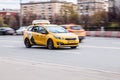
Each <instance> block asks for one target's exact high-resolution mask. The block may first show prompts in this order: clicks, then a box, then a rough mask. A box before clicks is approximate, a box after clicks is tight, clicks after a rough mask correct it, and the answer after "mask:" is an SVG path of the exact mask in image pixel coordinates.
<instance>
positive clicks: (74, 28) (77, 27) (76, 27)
mask: <svg viewBox="0 0 120 80" xmlns="http://www.w3.org/2000/svg"><path fill="white" fill-rule="evenodd" d="M70 29H72V30H80V29H82V27H81V26H71V27H70Z"/></svg>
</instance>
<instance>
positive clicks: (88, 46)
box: [80, 45, 120, 50]
mask: <svg viewBox="0 0 120 80" xmlns="http://www.w3.org/2000/svg"><path fill="white" fill-rule="evenodd" d="M80 47H84V48H85V47H87V48H98V49H99V48H103V49H117V50H120V48H119V47H104V46H91V45H82V46H80Z"/></svg>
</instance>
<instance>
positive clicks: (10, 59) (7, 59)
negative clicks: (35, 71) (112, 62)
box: [0, 57, 120, 75]
mask: <svg viewBox="0 0 120 80" xmlns="http://www.w3.org/2000/svg"><path fill="white" fill-rule="evenodd" d="M0 61H2V62H6V63H12V64H23V65H28V66H36V67H44V68H48V67H51V68H52V67H53V68H59V69H62V70H69V71H86V72H91V71H92V72H100V73H110V74H115V75H120V73H119V72H113V71H107V70H101V69H93V68H84V67H77V66H69V65H63V64H57V63H47V62H36V61H30V60H23V59H17V58H13V57H0Z"/></svg>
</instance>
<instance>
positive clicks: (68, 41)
mask: <svg viewBox="0 0 120 80" xmlns="http://www.w3.org/2000/svg"><path fill="white" fill-rule="evenodd" d="M37 29H38V30H37ZM24 43H25V46H26V47H27V48H30V47H31V46H32V45H40V46H46V47H48V48H49V49H53V48H60V47H71V48H76V47H77V46H78V44H79V39H78V36H77V35H75V34H73V33H69V32H67V30H65V29H64V28H62V27H61V26H57V25H31V26H29V27H28V28H27V30H26V31H25V32H24Z"/></svg>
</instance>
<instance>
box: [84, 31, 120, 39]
mask: <svg viewBox="0 0 120 80" xmlns="http://www.w3.org/2000/svg"><path fill="white" fill-rule="evenodd" d="M86 36H92V37H115V38H120V31H86Z"/></svg>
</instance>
